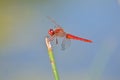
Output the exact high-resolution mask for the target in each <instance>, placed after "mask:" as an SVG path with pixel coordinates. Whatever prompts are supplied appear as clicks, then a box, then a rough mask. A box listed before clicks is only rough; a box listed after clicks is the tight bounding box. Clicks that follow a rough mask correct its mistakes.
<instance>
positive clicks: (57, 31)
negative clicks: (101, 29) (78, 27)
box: [47, 16, 92, 50]
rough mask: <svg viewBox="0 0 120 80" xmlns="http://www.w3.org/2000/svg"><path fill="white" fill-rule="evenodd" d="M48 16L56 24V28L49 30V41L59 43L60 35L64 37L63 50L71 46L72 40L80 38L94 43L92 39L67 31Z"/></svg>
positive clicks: (79, 39)
mask: <svg viewBox="0 0 120 80" xmlns="http://www.w3.org/2000/svg"><path fill="white" fill-rule="evenodd" d="M47 17H48V19H50V20H51V22H52V23H54V24H55V28H54V29H49V30H48V34H49V41H50V42H52V41H54V42H55V44H56V45H57V44H58V37H59V38H63V40H62V43H61V49H62V50H65V49H66V48H67V47H69V46H70V44H71V40H78V41H82V42H87V43H92V40H89V39H85V38H81V37H78V36H75V35H72V34H70V33H67V32H65V31H64V29H63V28H62V27H61V26H60V25H58V24H57V23H56V21H55V20H54V19H53V18H51V17H49V16H47Z"/></svg>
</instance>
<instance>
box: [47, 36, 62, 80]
mask: <svg viewBox="0 0 120 80" xmlns="http://www.w3.org/2000/svg"><path fill="white" fill-rule="evenodd" d="M45 41H46V45H47V48H48V55H49V58H50V63H51V66H52V71H53V75H54V79H55V80H60V79H59V75H58V71H57V68H56V63H55V58H54V54H53V51H52V47H51V44H50V41H49V40H48V38H47V37H46V38H45Z"/></svg>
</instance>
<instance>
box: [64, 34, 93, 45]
mask: <svg viewBox="0 0 120 80" xmlns="http://www.w3.org/2000/svg"><path fill="white" fill-rule="evenodd" d="M66 38H68V39H74V40H80V41H84V42H89V43H91V42H92V40H88V39H84V38H80V37H77V36H74V35H71V34H66Z"/></svg>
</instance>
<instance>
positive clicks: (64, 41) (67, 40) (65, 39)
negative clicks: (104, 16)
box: [61, 37, 71, 50]
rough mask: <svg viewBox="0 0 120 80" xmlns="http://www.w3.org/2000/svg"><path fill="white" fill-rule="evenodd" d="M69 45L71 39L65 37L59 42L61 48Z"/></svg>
mask: <svg viewBox="0 0 120 80" xmlns="http://www.w3.org/2000/svg"><path fill="white" fill-rule="evenodd" d="M70 45H71V40H70V39H67V38H66V37H65V38H64V39H63V41H62V44H61V50H65V49H66V48H69V47H70Z"/></svg>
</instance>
